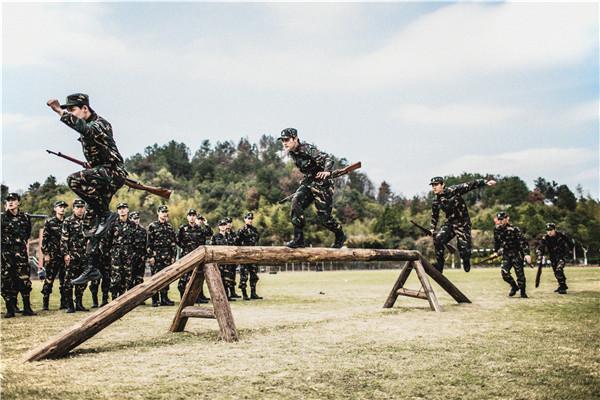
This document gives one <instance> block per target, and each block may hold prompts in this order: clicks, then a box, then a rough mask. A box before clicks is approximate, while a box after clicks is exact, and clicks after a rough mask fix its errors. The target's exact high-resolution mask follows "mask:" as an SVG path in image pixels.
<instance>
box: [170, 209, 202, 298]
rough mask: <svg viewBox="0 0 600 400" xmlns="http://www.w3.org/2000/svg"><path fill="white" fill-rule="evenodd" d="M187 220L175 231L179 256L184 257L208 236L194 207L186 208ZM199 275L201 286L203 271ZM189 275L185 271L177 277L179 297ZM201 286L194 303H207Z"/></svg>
mask: <svg viewBox="0 0 600 400" xmlns="http://www.w3.org/2000/svg"><path fill="white" fill-rule="evenodd" d="M187 220H188V223H187V224H185V225H182V226H181V227H179V231H178V232H177V245H178V246H179V247H180V248H181V257H185V256H186V255H188V254H189V253H191V252H192V251H194V250H195V249H197V248H198V247H199V246H202V245H205V244H206V239H207V237H210V236H207V230H206V229H205V228H204V225H201V224H199V223H198V213H197V212H196V210H195V209H193V208H190V209H189V210H188V212H187ZM209 229H210V228H209ZM200 275H201V280H202V286H204V272H202V273H201V274H200ZM191 276H192V273H191V272H186V273H185V274H183V276H182V277H181V278H180V279H179V283H178V285H177V289H179V294H180V296H181V298H183V294H184V293H185V287H186V286H187V284H188V281H189V280H190V277H191ZM202 286H200V294H201V296H198V299H196V303H208V299H207V298H206V297H205V296H204V293H203V288H202Z"/></svg>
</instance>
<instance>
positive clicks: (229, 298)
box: [225, 286, 235, 301]
mask: <svg viewBox="0 0 600 400" xmlns="http://www.w3.org/2000/svg"><path fill="white" fill-rule="evenodd" d="M225 294H226V295H227V300H229V301H235V298H233V297H232V296H231V288H230V287H229V286H228V287H226V288H225Z"/></svg>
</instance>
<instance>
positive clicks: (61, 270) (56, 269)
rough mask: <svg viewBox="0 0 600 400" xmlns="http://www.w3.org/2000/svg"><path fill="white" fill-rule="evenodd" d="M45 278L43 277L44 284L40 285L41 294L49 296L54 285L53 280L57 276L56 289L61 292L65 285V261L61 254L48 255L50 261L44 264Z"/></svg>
mask: <svg viewBox="0 0 600 400" xmlns="http://www.w3.org/2000/svg"><path fill="white" fill-rule="evenodd" d="M45 268H46V278H45V279H44V285H43V286H42V294H43V295H44V296H49V295H50V293H52V287H53V286H54V280H55V279H56V278H57V277H58V283H59V286H58V290H59V292H60V293H61V295H62V293H63V291H64V286H65V261H64V259H63V258H62V256H61V255H50V261H48V263H47V264H46V266H45Z"/></svg>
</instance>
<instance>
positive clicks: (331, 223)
mask: <svg viewBox="0 0 600 400" xmlns="http://www.w3.org/2000/svg"><path fill="white" fill-rule="evenodd" d="M312 194H313V197H314V200H315V207H316V208H317V218H318V219H319V223H320V224H321V225H323V226H324V227H325V228H327V229H329V230H330V231H331V232H333V234H334V235H335V241H334V242H333V244H332V245H331V247H334V248H337V249H339V248H341V247H342V246H343V245H344V242H345V241H346V235H344V231H343V230H342V225H341V224H340V223H339V221H338V220H336V219H335V218H333V216H332V215H331V213H332V211H333V207H332V204H333V187H332V186H321V185H314V186H313V188H312Z"/></svg>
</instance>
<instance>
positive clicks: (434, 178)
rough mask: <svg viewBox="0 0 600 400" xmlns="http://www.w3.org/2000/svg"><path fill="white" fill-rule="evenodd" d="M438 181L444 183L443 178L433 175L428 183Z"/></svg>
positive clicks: (435, 183) (436, 182)
mask: <svg viewBox="0 0 600 400" xmlns="http://www.w3.org/2000/svg"><path fill="white" fill-rule="evenodd" d="M438 183H444V178H442V177H441V176H434V177H433V178H431V180H430V181H429V184H430V185H437V184H438Z"/></svg>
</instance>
